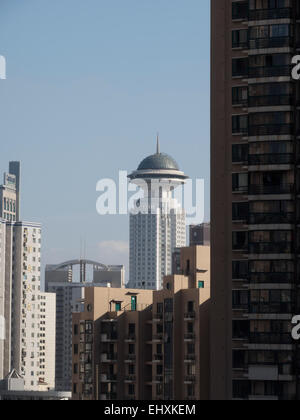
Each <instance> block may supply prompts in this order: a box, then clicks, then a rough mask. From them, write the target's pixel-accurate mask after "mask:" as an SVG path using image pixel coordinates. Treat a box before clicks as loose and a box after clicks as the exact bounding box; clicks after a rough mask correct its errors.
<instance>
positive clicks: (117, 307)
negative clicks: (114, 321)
mask: <svg viewBox="0 0 300 420" xmlns="http://www.w3.org/2000/svg"><path fill="white" fill-rule="evenodd" d="M120 311H121V302H116V312H120Z"/></svg>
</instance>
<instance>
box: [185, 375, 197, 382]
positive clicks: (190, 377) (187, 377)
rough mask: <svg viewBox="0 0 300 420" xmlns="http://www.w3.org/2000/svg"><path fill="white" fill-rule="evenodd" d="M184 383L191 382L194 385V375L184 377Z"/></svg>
mask: <svg viewBox="0 0 300 420" xmlns="http://www.w3.org/2000/svg"><path fill="white" fill-rule="evenodd" d="M184 381H185V382H192V383H195V382H196V376H195V375H188V376H185V378H184Z"/></svg>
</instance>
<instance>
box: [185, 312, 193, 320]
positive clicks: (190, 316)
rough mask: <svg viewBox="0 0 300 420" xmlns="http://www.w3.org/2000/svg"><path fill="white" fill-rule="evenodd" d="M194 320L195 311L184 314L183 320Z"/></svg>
mask: <svg viewBox="0 0 300 420" xmlns="http://www.w3.org/2000/svg"><path fill="white" fill-rule="evenodd" d="M195 318H196V312H195V311H191V312H186V313H185V314H184V319H195Z"/></svg>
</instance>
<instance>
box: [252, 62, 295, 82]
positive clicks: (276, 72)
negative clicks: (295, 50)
mask: <svg viewBox="0 0 300 420" xmlns="http://www.w3.org/2000/svg"><path fill="white" fill-rule="evenodd" d="M291 72H292V67H291V66H290V65H286V66H273V67H249V75H248V77H249V78H250V79H251V78H260V77H281V76H291Z"/></svg>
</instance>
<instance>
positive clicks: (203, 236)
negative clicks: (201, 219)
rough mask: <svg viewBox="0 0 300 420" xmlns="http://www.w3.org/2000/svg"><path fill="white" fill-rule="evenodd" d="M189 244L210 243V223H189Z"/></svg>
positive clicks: (206, 244) (207, 244)
mask: <svg viewBox="0 0 300 420" xmlns="http://www.w3.org/2000/svg"><path fill="white" fill-rule="evenodd" d="M189 233H190V246H194V245H205V246H209V245H210V223H202V224H200V225H190V226H189Z"/></svg>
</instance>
